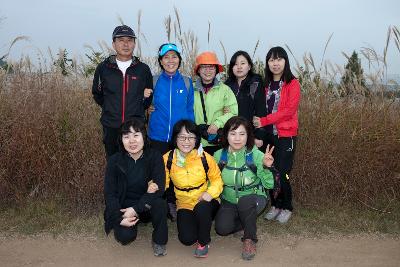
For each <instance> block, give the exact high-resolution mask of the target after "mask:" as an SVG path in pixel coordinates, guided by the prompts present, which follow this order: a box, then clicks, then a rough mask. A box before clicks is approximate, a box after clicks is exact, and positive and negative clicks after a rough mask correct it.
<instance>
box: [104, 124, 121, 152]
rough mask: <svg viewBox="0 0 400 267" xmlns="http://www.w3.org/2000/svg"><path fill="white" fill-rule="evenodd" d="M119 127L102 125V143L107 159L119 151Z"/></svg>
mask: <svg viewBox="0 0 400 267" xmlns="http://www.w3.org/2000/svg"><path fill="white" fill-rule="evenodd" d="M118 138H119V129H118V128H110V127H107V126H103V144H104V147H105V150H106V157H107V159H108V158H109V157H111V156H112V155H114V154H115V153H117V152H118V151H119V143H118Z"/></svg>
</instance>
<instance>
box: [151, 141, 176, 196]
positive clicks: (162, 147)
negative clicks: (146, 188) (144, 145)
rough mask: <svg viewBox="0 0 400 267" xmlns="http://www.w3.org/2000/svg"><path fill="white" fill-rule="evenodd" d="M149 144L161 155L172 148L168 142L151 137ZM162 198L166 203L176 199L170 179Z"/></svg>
mask: <svg viewBox="0 0 400 267" xmlns="http://www.w3.org/2000/svg"><path fill="white" fill-rule="evenodd" d="M150 146H151V148H153V149H155V150H158V151H160V153H161V154H162V155H164V154H165V153H167V152H168V151H170V150H171V149H173V148H172V147H171V144H170V143H169V142H161V141H157V140H152V139H150ZM164 198H165V199H166V200H167V202H168V203H175V201H176V198H175V192H174V184H173V182H172V179H170V180H169V187H168V189H167V190H165V193H164Z"/></svg>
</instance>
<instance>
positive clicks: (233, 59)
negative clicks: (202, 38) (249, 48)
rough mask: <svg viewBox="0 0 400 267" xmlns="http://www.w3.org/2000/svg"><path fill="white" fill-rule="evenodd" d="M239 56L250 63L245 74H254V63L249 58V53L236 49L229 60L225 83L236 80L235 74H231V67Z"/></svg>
mask: <svg viewBox="0 0 400 267" xmlns="http://www.w3.org/2000/svg"><path fill="white" fill-rule="evenodd" d="M239 56H244V58H245V59H246V60H247V62H248V63H249V65H250V70H249V73H248V74H247V76H253V75H254V68H253V67H254V64H253V61H252V60H251V57H250V55H249V54H248V53H247V52H246V51H242V50H239V51H236V52H235V53H234V54H233V56H232V57H231V61H230V62H229V68H228V79H226V83H233V82H235V81H236V76H235V74H233V67H234V66H235V64H236V60H237V58H238V57H239Z"/></svg>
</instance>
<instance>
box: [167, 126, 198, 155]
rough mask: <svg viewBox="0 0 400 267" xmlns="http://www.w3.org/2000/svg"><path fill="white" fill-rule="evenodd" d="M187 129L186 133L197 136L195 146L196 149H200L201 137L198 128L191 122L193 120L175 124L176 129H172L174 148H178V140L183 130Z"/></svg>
mask: <svg viewBox="0 0 400 267" xmlns="http://www.w3.org/2000/svg"><path fill="white" fill-rule="evenodd" d="M183 128H185V130H186V132H188V133H192V134H194V135H196V144H195V145H194V148H196V149H197V148H199V146H200V140H201V135H200V131H199V129H198V127H197V126H196V124H195V123H194V122H193V121H191V120H180V121H178V122H177V123H175V125H174V128H173V129H172V145H173V147H174V148H177V147H178V145H177V143H176V141H177V140H176V139H177V138H178V134H179V133H180V132H181V130H182V129H183Z"/></svg>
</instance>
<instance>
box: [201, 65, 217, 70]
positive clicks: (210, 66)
mask: <svg viewBox="0 0 400 267" xmlns="http://www.w3.org/2000/svg"><path fill="white" fill-rule="evenodd" d="M200 69H202V70H216V67H215V65H200Z"/></svg>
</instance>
